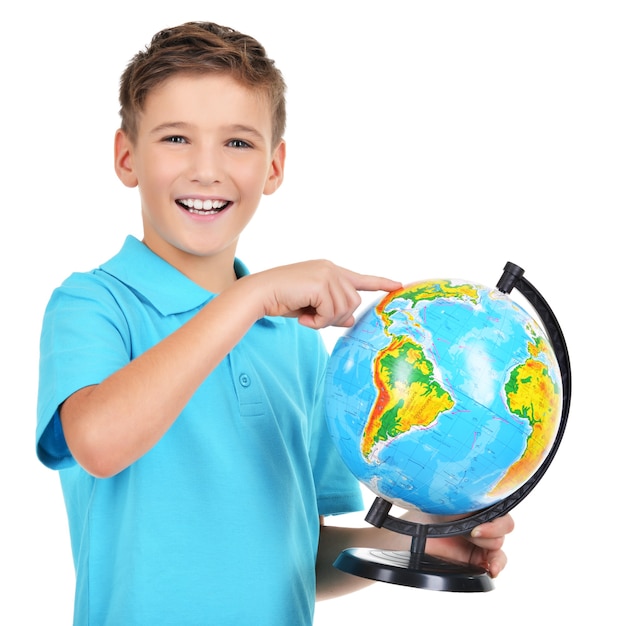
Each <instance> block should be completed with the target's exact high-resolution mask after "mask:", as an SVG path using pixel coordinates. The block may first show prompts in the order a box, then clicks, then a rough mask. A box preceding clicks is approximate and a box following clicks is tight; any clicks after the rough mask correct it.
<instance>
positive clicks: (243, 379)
mask: <svg viewBox="0 0 626 626" xmlns="http://www.w3.org/2000/svg"><path fill="white" fill-rule="evenodd" d="M239 384H240V385H241V386H242V387H249V386H250V376H248V374H239Z"/></svg>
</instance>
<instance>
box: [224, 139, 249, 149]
mask: <svg viewBox="0 0 626 626" xmlns="http://www.w3.org/2000/svg"><path fill="white" fill-rule="evenodd" d="M226 145H227V146H229V147H230V148H252V145H251V144H249V143H248V142H247V141H244V140H243V139H231V140H230V141H229V142H228V143H227V144H226Z"/></svg>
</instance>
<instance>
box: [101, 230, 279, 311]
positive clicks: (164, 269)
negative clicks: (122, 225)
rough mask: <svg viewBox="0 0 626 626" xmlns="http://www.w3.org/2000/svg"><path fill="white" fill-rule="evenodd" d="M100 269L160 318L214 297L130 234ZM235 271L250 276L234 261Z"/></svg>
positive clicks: (194, 307)
mask: <svg viewBox="0 0 626 626" xmlns="http://www.w3.org/2000/svg"><path fill="white" fill-rule="evenodd" d="M100 269H101V270H102V271H103V272H106V273H107V274H110V275H111V276H114V277H115V278H116V279H117V280H119V281H121V282H122V283H124V284H125V285H126V286H128V287H129V288H130V289H132V290H133V291H135V292H136V293H138V294H139V295H140V296H141V297H142V298H143V299H145V300H147V301H148V302H150V304H152V306H154V307H155V308H156V309H157V310H158V311H159V313H161V314H162V315H174V314H177V313H184V312H187V311H192V310H194V309H197V308H199V307H201V306H203V305H204V304H206V303H207V302H209V300H211V299H213V298H214V297H215V295H216V294H214V293H211V292H210V291H207V290H206V289H204V288H203V287H200V286H199V285H197V284H196V283H194V282H193V281H192V280H191V279H189V278H187V276H185V275H184V274H182V273H181V272H179V271H178V270H177V269H176V268H175V267H174V266H172V265H170V264H169V263H168V262H167V261H165V260H164V259H162V258H161V257H160V256H158V255H156V254H155V253H154V252H152V250H150V248H148V246H146V245H145V244H144V243H142V242H141V241H139V240H138V239H137V238H135V237H133V236H132V235H129V236H128V237H127V238H126V240H125V241H124V245H123V246H122V249H121V250H120V251H119V252H118V253H117V254H116V255H115V256H114V257H113V258H112V259H110V260H109V261H107V262H106V263H104V264H103V265H102V266H101V267H100ZM234 269H235V275H236V276H237V278H241V277H242V276H246V275H247V274H249V273H250V272H249V271H248V268H247V267H246V266H245V265H244V264H243V263H242V262H241V261H240V260H239V259H237V258H236V259H235V262H234ZM264 320H265V321H267V322H271V323H281V322H284V320H283V319H282V318H277V317H271V318H270V317H265V318H264Z"/></svg>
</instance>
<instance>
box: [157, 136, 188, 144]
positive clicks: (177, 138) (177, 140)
mask: <svg viewBox="0 0 626 626" xmlns="http://www.w3.org/2000/svg"><path fill="white" fill-rule="evenodd" d="M162 141H163V142H164V143H187V140H186V139H185V138H184V137H183V136H182V135H168V136H167V137H163V139H162Z"/></svg>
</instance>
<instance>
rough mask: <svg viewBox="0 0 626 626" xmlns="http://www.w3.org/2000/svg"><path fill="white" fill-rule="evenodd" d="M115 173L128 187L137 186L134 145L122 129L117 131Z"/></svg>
mask: <svg viewBox="0 0 626 626" xmlns="http://www.w3.org/2000/svg"><path fill="white" fill-rule="evenodd" d="M115 173H116V174H117V177H118V178H119V179H120V180H121V181H122V182H123V183H124V184H125V185H126V186H127V187H136V186H137V182H138V181H137V176H136V175H135V171H134V169H133V145H132V143H131V142H130V139H128V136H127V135H126V133H125V132H124V131H123V130H121V129H118V130H117V131H116V133H115Z"/></svg>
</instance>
